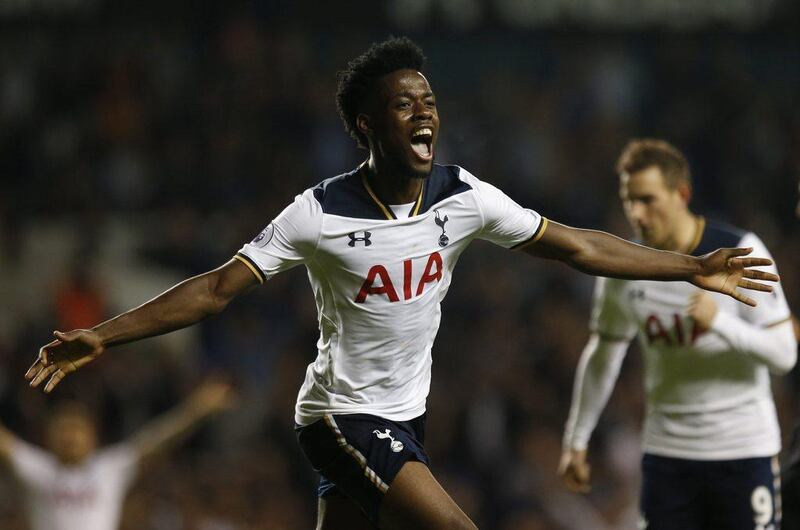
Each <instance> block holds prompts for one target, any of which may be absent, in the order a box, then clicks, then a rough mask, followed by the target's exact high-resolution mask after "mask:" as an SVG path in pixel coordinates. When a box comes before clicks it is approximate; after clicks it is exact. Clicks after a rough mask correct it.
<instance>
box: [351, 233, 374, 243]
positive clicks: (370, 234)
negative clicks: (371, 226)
mask: <svg viewBox="0 0 800 530" xmlns="http://www.w3.org/2000/svg"><path fill="white" fill-rule="evenodd" d="M362 233H363V234H364V237H356V232H350V233H349V234H347V237H349V238H350V241H349V242H348V243H347V246H349V247H354V246H356V241H363V242H364V246H365V247H368V246H370V245H371V244H372V241H370V240H369V238H370V237H372V232H362Z"/></svg>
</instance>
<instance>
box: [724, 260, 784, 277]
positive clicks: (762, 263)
mask: <svg viewBox="0 0 800 530" xmlns="http://www.w3.org/2000/svg"><path fill="white" fill-rule="evenodd" d="M730 263H734V264H736V265H741V266H742V267H745V268H748V267H769V266H770V265H772V260H771V259H768V258H737V259H730ZM773 276H775V275H774V274H773Z"/></svg>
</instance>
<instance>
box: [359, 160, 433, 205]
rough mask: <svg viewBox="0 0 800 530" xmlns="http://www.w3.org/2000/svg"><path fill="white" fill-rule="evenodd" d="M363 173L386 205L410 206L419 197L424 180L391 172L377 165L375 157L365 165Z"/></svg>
mask: <svg viewBox="0 0 800 530" xmlns="http://www.w3.org/2000/svg"><path fill="white" fill-rule="evenodd" d="M362 171H364V172H365V174H366V178H367V180H368V181H369V185H370V186H371V187H372V189H373V191H374V192H375V193H376V194H377V195H378V198H380V200H381V201H383V202H384V203H385V204H408V203H410V202H414V201H416V200H417V197H419V191H420V188H421V187H422V184H423V180H424V179H421V178H416V177H409V176H407V175H401V174H397V173H395V172H391V171H389V170H387V168H386V167H385V166H384V167H382V165H381V164H379V163H376V161H375V157H373V156H370V157H369V160H368V161H367V162H366V163H365V164H364V165H363V169H362Z"/></svg>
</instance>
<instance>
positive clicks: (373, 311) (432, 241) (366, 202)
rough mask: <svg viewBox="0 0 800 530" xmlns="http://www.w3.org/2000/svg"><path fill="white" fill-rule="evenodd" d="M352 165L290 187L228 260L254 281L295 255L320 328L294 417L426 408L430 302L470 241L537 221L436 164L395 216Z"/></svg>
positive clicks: (509, 239)
mask: <svg viewBox="0 0 800 530" xmlns="http://www.w3.org/2000/svg"><path fill="white" fill-rule="evenodd" d="M363 174H364V172H363V171H361V170H360V169H357V170H355V171H352V172H350V173H347V174H344V175H341V176H338V177H334V178H332V179H328V180H325V181H324V182H322V183H321V184H319V185H318V186H316V187H315V188H312V189H308V190H306V191H305V192H304V193H302V194H301V195H298V196H297V197H296V199H295V201H294V203H293V204H291V205H290V206H289V207H287V208H286V209H285V210H284V211H283V212H282V213H281V214H280V215H279V216H278V217H276V218H275V219H274V220H273V221H272V223H270V224H269V225H268V226H267V228H266V229H264V231H262V232H261V233H260V234H259V235H258V237H256V238H255V239H254V240H253V242H251V243H248V244H246V245H245V246H244V247H243V248H242V249H241V251H240V252H239V253H238V254H237V257H238V258H239V259H240V260H242V261H243V262H244V263H245V264H246V265H248V266H249V267H250V268H251V269H252V270H253V272H254V273H255V274H256V275H257V276H258V277H259V279H260V280H261V281H264V280H266V279H269V278H270V277H272V276H273V275H275V274H277V273H278V272H281V271H283V270H286V269H289V268H291V267H293V266H295V265H299V264H303V265H305V266H306V268H307V269H308V277H309V280H310V281H311V287H312V289H313V291H314V296H315V298H316V304H317V312H318V317H319V330H320V336H319V340H318V342H317V358H316V360H315V361H314V362H313V363H312V364H310V365H309V366H308V370H307V371H306V378H305V382H304V383H303V386H302V388H301V389H300V393H299V396H298V400H297V407H296V413H295V421H296V422H297V423H298V424H300V425H308V424H310V423H312V422H314V421H315V420H317V419H319V418H321V417H322V416H323V415H325V414H328V413H331V414H355V413H364V414H373V415H376V416H381V417H384V418H387V419H390V420H395V421H405V420H410V419H412V418H415V417H417V416H419V415H421V414H422V413H423V412H425V400H426V398H427V396H428V391H429V387H430V379H431V347H432V345H433V340H434V338H435V337H436V332H437V331H438V329H439V320H440V317H441V308H440V304H441V301H442V299H444V296H445V294H447V289H448V287H449V286H450V279H451V275H452V272H453V267H455V264H456V261H458V257H459V256H460V255H461V253H462V252H463V251H464V249H465V248H466V247H467V245H468V244H469V243H470V242H471V241H472V240H473V239H475V238H480V239H486V240H489V241H492V242H494V243H496V244H498V245H501V246H504V247H509V248H510V247H514V246H516V245H520V244H524V243H526V242H528V241H535V240H537V239H538V237H539V236H540V235H541V234H542V233H543V232H544V228H545V226H546V223H547V221H546V220H545V219H543V218H542V217H540V216H539V214H537V213H536V212H534V211H532V210H528V209H525V208H522V207H521V206H519V205H518V204H517V203H515V202H514V201H513V200H511V199H510V198H508V196H506V195H505V194H503V193H502V192H501V191H500V190H498V189H497V188H495V187H494V186H492V185H490V184H487V183H485V182H482V181H480V180H478V179H477V178H475V177H474V176H473V175H471V174H470V173H468V172H467V171H465V170H464V169H462V168H460V167H457V166H440V165H434V168H433V171H432V173H431V175H430V176H429V177H428V178H427V179H426V180H425V182H424V185H423V186H422V191H421V194H420V196H419V197H418V198H417V201H416V203H415V205H414V207H413V208H412V209H411V212H410V215H409V216H408V217H405V218H399V219H398V218H396V216H395V214H394V212H393V211H392V209H391V208H390V207H388V206H386V205H385V204H383V203H381V201H380V200H379V199H378V198H377V196H376V195H375V193H374V192H373V191H372V189H371V188H370V186H369V183H368V182H367V181H366V179H364V177H363Z"/></svg>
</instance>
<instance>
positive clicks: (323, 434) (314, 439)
mask: <svg viewBox="0 0 800 530" xmlns="http://www.w3.org/2000/svg"><path fill="white" fill-rule="evenodd" d="M295 430H296V431H297V440H298V441H299V442H300V447H301V448H302V449H303V452H304V453H305V455H306V457H307V458H308V460H309V461H310V462H311V465H312V466H313V467H314V469H315V470H316V471H317V472H318V473H319V474H320V475H321V479H320V483H319V488H318V490H317V494H318V495H319V496H320V497H329V496H333V495H340V496H346V497H349V498H350V499H352V500H353V501H355V502H356V504H358V505H359V506H360V507H361V509H362V510H363V511H364V513H365V514H366V515H367V517H368V518H369V520H370V521H372V522H373V523H374V524H376V525H377V523H378V512H379V510H380V503H381V500H383V496H384V495H385V494H386V492H387V491H388V490H389V486H390V485H391V483H392V481H393V480H394V478H395V476H397V473H399V472H400V468H402V467H403V464H405V463H406V462H408V461H409V460H416V461H419V462H422V463H423V464H425V465H429V463H430V462H429V459H428V455H427V454H425V449H424V448H423V446H422V444H423V443H424V441H425V415H424V414H423V415H422V416H419V417H418V418H414V419H413V420H409V421H399V422H396V421H390V420H386V419H383V418H380V417H378V416H371V415H369V414H346V415H330V414H328V415H326V416H325V417H324V418H323V419H321V420H318V421H316V422H314V423H312V424H311V425H307V426H305V427H301V426H298V427H296V429H295Z"/></svg>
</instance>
